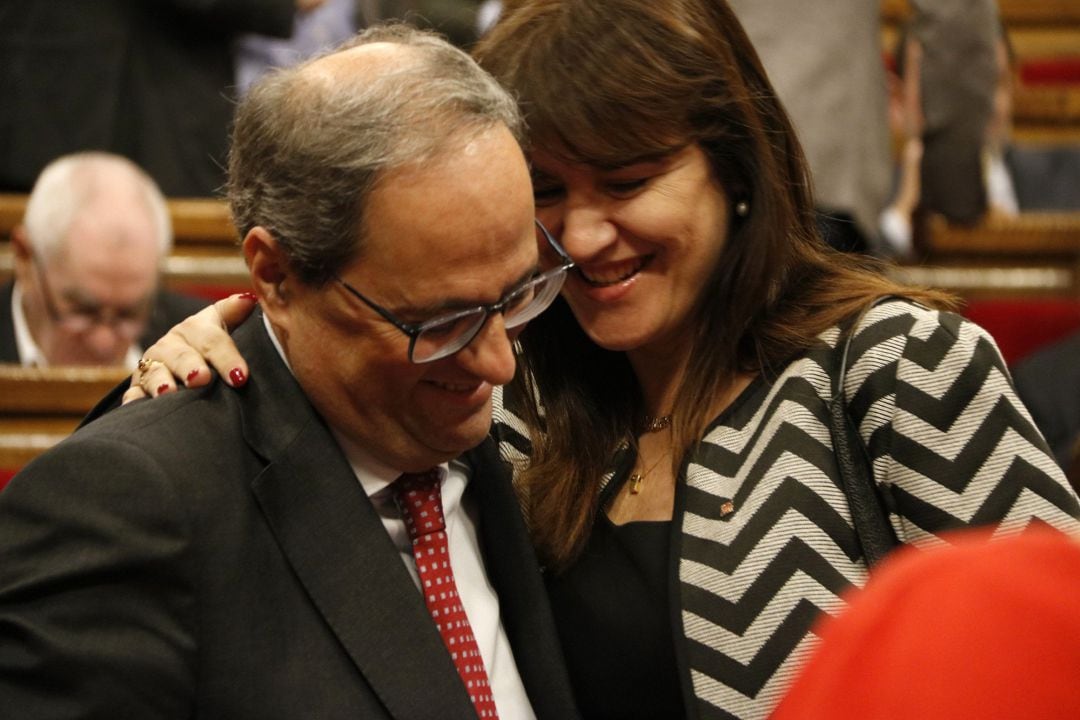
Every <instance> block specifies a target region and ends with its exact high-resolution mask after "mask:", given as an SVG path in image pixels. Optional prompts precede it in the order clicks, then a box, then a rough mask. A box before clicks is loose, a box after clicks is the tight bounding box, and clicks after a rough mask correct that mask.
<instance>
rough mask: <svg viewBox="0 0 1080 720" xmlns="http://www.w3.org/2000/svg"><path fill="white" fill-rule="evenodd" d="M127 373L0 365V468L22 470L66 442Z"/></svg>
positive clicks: (99, 369)
mask: <svg viewBox="0 0 1080 720" xmlns="http://www.w3.org/2000/svg"><path fill="white" fill-rule="evenodd" d="M127 375H128V372H127V371H126V370H124V369H123V368H115V367H52V368H24V367H22V366H19V365H0V468H4V469H8V470H13V469H17V468H19V467H22V466H23V465H25V464H26V463H27V462H29V461H30V460H32V459H33V458H34V457H36V456H37V455H39V454H41V453H42V452H44V451H46V450H48V449H49V448H50V447H52V446H53V445H55V444H56V443H58V442H60V441H61V440H63V439H64V438H65V437H67V436H68V435H69V434H70V433H71V431H72V430H74V429H75V427H76V426H77V425H78V424H79V422H80V421H81V420H82V418H83V416H84V415H86V413H87V412H88V411H89V410H90V409H91V408H92V407H94V405H96V404H97V402H98V401H99V400H100V399H101V398H102V397H104V395H105V394H106V393H107V392H108V391H109V390H111V389H112V388H113V387H114V386H115V385H116V384H117V383H119V382H120V381H121V380H122V379H124V378H125V377H127Z"/></svg>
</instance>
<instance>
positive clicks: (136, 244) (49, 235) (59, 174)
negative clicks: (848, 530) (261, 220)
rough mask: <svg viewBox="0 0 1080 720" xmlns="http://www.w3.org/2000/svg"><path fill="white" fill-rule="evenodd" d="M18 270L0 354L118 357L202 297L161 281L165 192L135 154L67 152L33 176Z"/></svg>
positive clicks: (6, 300)
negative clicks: (167, 288)
mask: <svg viewBox="0 0 1080 720" xmlns="http://www.w3.org/2000/svg"><path fill="white" fill-rule="evenodd" d="M11 246H12V251H13V255H14V265H15V277H14V280H13V281H11V282H9V283H7V284H6V285H4V286H3V287H2V288H0V361H2V362H7V363H19V364H22V365H26V366H34V365H37V366H45V365H123V366H124V367H127V368H128V369H133V368H134V367H135V364H136V363H137V362H138V359H139V355H140V353H141V348H142V347H145V346H147V345H149V344H150V343H152V342H153V341H154V340H155V339H157V338H158V337H159V336H160V335H162V334H163V333H164V332H165V331H166V330H168V328H169V327H171V326H172V325H173V324H175V323H176V322H177V321H178V320H180V319H182V318H184V317H185V316H186V315H188V314H189V313H191V312H193V311H195V310H198V309H199V308H200V307H202V306H203V305H205V302H202V301H200V300H198V299H195V298H189V297H185V296H182V295H178V294H175V293H170V292H166V291H163V290H161V289H160V287H159V285H160V278H159V274H160V273H159V269H160V266H161V262H162V259H163V258H164V257H165V256H166V255H168V253H169V251H170V250H171V249H172V226H171V222H170V219H169V213H168V208H167V207H166V205H165V198H164V197H163V196H162V195H161V191H160V190H159V189H158V187H157V185H155V184H154V181H153V180H151V179H150V178H149V177H148V176H147V175H146V173H144V172H143V171H142V170H140V169H139V168H138V167H137V166H136V165H135V164H134V163H132V162H131V161H129V160H127V159H125V158H122V157H119V156H116V155H110V154H107V153H99V152H87V153H77V154H74V155H68V156H65V157H62V158H59V159H57V160H55V161H54V162H52V163H50V164H49V165H48V166H47V167H46V168H45V170H44V171H43V172H42V173H41V177H40V178H38V180H37V182H36V183H35V184H34V189H33V192H32V193H31V195H30V199H29V202H28V203H27V206H26V216H25V217H24V220H23V223H22V224H21V225H19V226H17V227H16V228H15V229H14V230H13V231H12V238H11Z"/></svg>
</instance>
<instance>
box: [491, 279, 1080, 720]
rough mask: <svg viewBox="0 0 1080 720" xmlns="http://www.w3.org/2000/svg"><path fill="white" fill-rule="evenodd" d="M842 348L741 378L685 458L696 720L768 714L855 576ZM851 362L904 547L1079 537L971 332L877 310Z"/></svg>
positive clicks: (859, 407) (895, 310)
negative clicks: (840, 390) (968, 533)
mask: <svg viewBox="0 0 1080 720" xmlns="http://www.w3.org/2000/svg"><path fill="white" fill-rule="evenodd" d="M839 337H840V328H838V327H834V328H832V329H830V330H829V331H827V332H825V333H823V334H822V335H821V337H820V340H821V342H820V343H819V344H818V345H816V346H815V347H813V348H811V349H810V350H808V351H807V352H805V353H804V354H803V355H802V356H800V357H799V358H797V359H795V360H794V361H793V362H791V363H790V364H789V365H788V366H787V367H786V368H785V369H784V370H783V372H782V373H781V374H780V375H779V377H777V378H776V380H775V381H774V382H768V381H766V380H763V379H760V378H759V379H758V380H757V381H755V382H754V383H753V384H751V386H750V387H749V388H747V389H746V391H744V392H743V393H742V395H741V396H740V397H739V398H738V399H737V400H736V401H735V402H734V403H733V404H732V406H731V407H729V408H728V409H727V410H725V411H724V412H723V414H721V416H720V417H718V418H717V419H716V420H715V421H714V423H713V424H712V426H711V427H710V429H709V430H708V432H707V433H706V435H705V437H704V439H703V442H702V443H701V445H700V447H699V448H698V449H697V450H696V451H695V452H693V454H692V456H691V457H689V458H686V459H685V460H684V466H683V467H684V468H685V470H684V473H683V476H682V480H683V482H682V484H681V486H680V488H679V490H678V492H677V495H676V503H675V505H676V506H675V511H674V524H675V525H676V526H677V527H678V528H679V542H680V544H681V550H680V561H679V563H678V567H673V568H672V569H671V571H672V572H673V573H677V574H678V582H677V583H676V582H673V583H672V587H673V588H678V594H679V596H678V597H677V598H674V600H673V601H674V602H677V603H678V604H679V606H680V607H681V608H682V613H681V626H679V627H674V628H672V634H673V636H674V638H675V643H676V650H677V652H676V654H677V657H678V658H679V662H680V671H681V672H682V673H683V674H684V687H692V688H693V693H694V695H695V696H696V699H695V698H687V700H686V707H687V710H688V713H689V714H691V715H697V716H699V717H702V718H764V717H766V716H767V715H768V713H769V712H770V711H771V710H772V709H773V708H774V707H775V705H776V704H777V702H778V701H779V698H780V696H781V694H782V693H783V692H784V690H785V689H786V688H787V686H788V685H789V684H790V682H791V681H792V679H793V676H794V674H795V672H796V671H797V669H798V667H799V666H800V664H801V663H802V662H803V660H804V658H805V657H806V656H807V655H808V653H809V652H810V651H811V650H812V649H813V647H814V646H815V644H816V642H817V639H816V636H815V635H814V634H813V633H812V632H811V625H812V624H813V622H814V620H815V619H816V618H817V617H818V616H819V615H820V613H822V612H825V613H830V614H835V613H836V612H838V611H839V610H841V609H842V607H843V606H844V600H843V598H842V597H841V594H842V593H843V592H844V591H845V590H847V589H849V588H851V587H852V586H861V585H862V584H863V583H864V582H865V581H866V579H867V568H866V565H865V563H864V562H863V559H862V556H861V553H860V550H859V545H858V541H857V539H856V536H855V534H854V531H853V529H852V524H851V515H850V513H849V510H848V505H847V501H846V499H845V496H844V493H843V491H842V490H841V489H840V480H839V473H838V470H837V467H836V461H835V458H834V456H833V453H832V443H831V440H830V435H829V422H828V418H829V416H828V401H829V399H830V398H831V395H832V390H831V386H832V383H831V378H832V377H834V375H835V374H836V373H837V372H838V370H839V355H840V353H839V352H834V347H835V345H836V343H837V341H838V339H839ZM848 368H849V369H848V375H847V380H846V383H845V385H846V387H845V391H846V397H847V398H848V408H849V412H850V413H851V415H852V417H853V418H854V420H855V421H856V423H857V425H858V426H859V429H860V435H861V436H862V438H863V441H864V442H865V444H866V446H867V449H868V452H869V455H870V457H871V458H872V461H873V468H874V476H875V480H876V482H877V483H878V486H879V490H880V492H881V495H882V497H883V498H884V502H885V505H886V507H887V508H888V509H889V510H890V521H891V523H892V525H893V528H894V529H895V531H896V534H897V536H898V537H899V538H900V540H901V541H903V542H905V543H910V544H915V545H927V546H928V545H934V544H940V543H943V542H944V541H943V540H942V539H941V538H940V537H939V534H940V533H942V532H943V531H946V530H951V529H955V528H961V527H964V526H968V525H987V524H991V525H996V526H997V528H998V531H997V532H999V533H1011V532H1017V531H1019V530H1021V529H1023V528H1024V527H1025V526H1027V525H1028V524H1029V523H1032V522H1044V523H1047V524H1050V525H1052V526H1055V527H1058V528H1060V529H1062V530H1065V531H1068V532H1076V533H1080V522H1078V520H1077V518H1078V517H1080V503H1078V500H1077V497H1076V495H1075V494H1074V493H1073V492H1072V490H1071V489H1070V488H1069V486H1068V484H1067V483H1066V481H1065V478H1064V475H1063V473H1062V471H1061V469H1060V468H1059V467H1058V466H1057V464H1056V463H1055V462H1054V459H1053V457H1052V455H1051V454H1050V452H1049V450H1048V449H1047V447H1046V443H1045V442H1044V441H1043V439H1042V437H1041V436H1040V435H1039V433H1038V432H1037V431H1036V430H1035V428H1034V425H1033V423H1032V421H1031V419H1030V417H1029V415H1028V413H1027V410H1025V409H1024V407H1023V406H1022V405H1021V403H1020V401H1019V400H1018V399H1017V397H1016V394H1015V392H1014V391H1013V387H1012V382H1011V379H1010V377H1009V374H1008V372H1007V370H1006V367H1005V364H1004V361H1003V360H1002V358H1001V355H1000V354H999V352H998V350H997V347H996V345H995V344H994V342H993V340H992V339H991V338H990V336H989V335H988V334H987V333H986V332H985V331H984V330H982V329H981V328H979V327H978V326H976V325H974V324H972V323H970V322H967V321H966V320H964V319H963V318H962V317H960V316H958V315H955V314H952V313H946V312H938V311H933V310H927V309H925V308H922V307H920V306H918V305H915V304H913V303H910V302H907V301H904V300H893V301H889V302H885V303H881V304H879V305H877V306H876V307H874V308H873V309H872V310H871V311H870V312H869V313H868V314H867V315H866V316H865V317H864V318H863V320H862V322H861V323H860V324H859V326H858V327H857V328H856V331H855V335H854V337H853V340H852V344H851V350H850V355H849V359H848ZM497 399H498V400H500V401H501V398H497ZM497 405H498V406H497V407H496V424H495V426H494V430H493V432H494V433H495V434H496V435H497V436H498V438H499V440H500V449H501V452H502V454H503V457H504V458H505V459H507V460H509V461H510V462H511V463H513V464H515V466H517V467H521V464H522V463H524V462H526V455H525V453H524V452H523V451H524V450H526V449H527V447H528V442H527V439H526V438H525V436H524V434H523V425H522V423H521V422H520V420H519V419H518V418H516V417H515V416H513V415H512V414H511V413H510V412H509V411H508V410H506V409H505V408H503V407H501V402H499V403H497ZM615 464H616V463H615V461H613V466H614V465H615ZM610 479H611V475H610V474H609V475H608V477H606V478H604V479H603V482H607V481H608V480H610ZM726 503H730V504H728V505H727V506H726V507H725V508H724V510H723V511H722V510H721V507H722V506H725V504H726ZM732 504H733V506H734V512H731V505H732ZM630 631H631V630H629V629H628V632H630ZM686 676H688V680H687V679H686Z"/></svg>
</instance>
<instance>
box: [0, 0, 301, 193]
mask: <svg viewBox="0 0 1080 720" xmlns="http://www.w3.org/2000/svg"><path fill="white" fill-rule="evenodd" d="M294 12H295V0H258V2H255V1H254V0H152V1H148V0H92V1H89V2H88V1H87V0H18V2H14V1H11V2H4V3H0V98H2V99H3V111H2V112H0V189H2V190H5V191H15V192H27V191H29V189H30V187H31V185H32V184H33V182H34V179H35V178H36V177H37V175H38V173H39V172H40V171H41V169H42V167H44V165H45V164H46V163H47V162H49V161H50V160H52V159H54V158H56V157H57V156H59V155H63V154H66V153H70V152H75V151H77V150H108V151H111V152H115V153H117V154H120V155H124V156H126V157H129V158H131V159H132V160H134V161H135V162H136V163H138V164H139V165H140V166H142V167H143V168H144V169H145V170H146V171H147V172H148V173H149V174H150V175H151V176H152V177H153V178H154V179H155V180H157V182H158V184H159V185H160V186H161V189H162V191H163V192H164V193H165V194H166V195H170V196H175V195H195V196H206V195H212V194H214V193H215V191H216V190H217V189H218V188H219V187H220V186H221V184H222V182H223V181H224V173H223V172H222V170H221V168H222V167H224V158H225V148H226V138H227V136H228V125H229V121H230V119H231V117H232V101H231V100H230V97H229V96H230V95H231V94H232V93H231V88H232V86H233V85H234V76H233V60H232V49H231V45H230V43H231V42H232V39H233V37H234V36H235V35H236V34H237V33H240V32H246V31H250V32H259V33H263V34H267V35H275V36H279V37H287V36H288V35H289V34H290V33H291V32H292V20H293V14H294Z"/></svg>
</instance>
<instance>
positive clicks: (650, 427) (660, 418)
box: [627, 415, 671, 495]
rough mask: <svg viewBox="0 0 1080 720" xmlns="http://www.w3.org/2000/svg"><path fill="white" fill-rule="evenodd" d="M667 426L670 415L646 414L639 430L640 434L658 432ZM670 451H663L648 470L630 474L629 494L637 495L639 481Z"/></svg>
mask: <svg viewBox="0 0 1080 720" xmlns="http://www.w3.org/2000/svg"><path fill="white" fill-rule="evenodd" d="M669 427H671V415H646V416H645V427H644V428H643V429H642V431H641V432H642V434H644V433H656V432H660V431H661V430H666V429H667V428H669ZM670 452H671V450H670V449H669V450H668V452H665V453H664V454H663V455H661V456H660V458H659V459H658V460H657V461H656V462H654V463H653V464H652V465H650V466H649V469H648V470H644V471H642V472H639V473H631V474H630V479H629V480H628V481H627V482H628V485H629V488H630V494H631V495H637V494H638V493H639V492H641V483H643V482H645V478H646V477H648V475H649V473H651V472H652V471H653V470H655V469H656V466H657V465H659V464H660V461H661V460H663V459H664V458H665V457H667V456H668V454H669V453H670Z"/></svg>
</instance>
